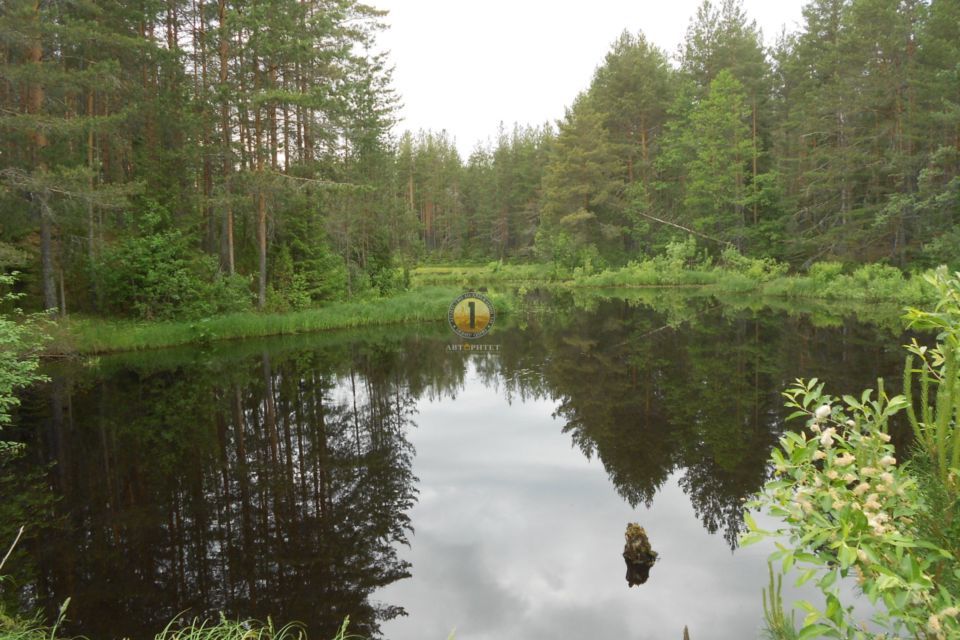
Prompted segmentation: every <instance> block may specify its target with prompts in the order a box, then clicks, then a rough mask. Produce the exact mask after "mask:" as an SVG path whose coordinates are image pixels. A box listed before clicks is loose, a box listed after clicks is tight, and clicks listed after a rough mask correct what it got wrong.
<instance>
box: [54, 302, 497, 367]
mask: <svg viewBox="0 0 960 640" xmlns="http://www.w3.org/2000/svg"><path fill="white" fill-rule="evenodd" d="M459 293H461V290H460V289H458V288H452V287H424V288H419V289H415V290H413V291H407V292H404V293H401V294H398V295H395V296H392V297H389V298H378V299H372V300H363V301H350V302H338V303H332V304H329V305H327V306H324V307H320V308H317V309H309V310H305V311H296V312H290V313H278V314H264V313H255V312H243V313H233V314H228V315H223V316H217V317H214V318H208V319H204V320H193V321H170V322H136V321H125V320H104V319H100V318H82V317H74V318H69V319H66V320H63V321H61V322H60V323H58V324H57V325H56V326H55V327H54V328H53V329H52V331H51V333H52V340H51V342H50V344H49V345H48V348H47V354H48V355H64V354H77V353H82V354H96V353H110V352H115V351H140V350H144V349H156V348H160V347H172V346H177V345H184V344H197V343H208V342H214V341H218V340H230V339H236V338H253V337H262V336H278V335H292V334H298V333H307V332H314V331H325V330H330V329H344V328H353V327H363V326H372V325H384V324H394V323H401V322H421V321H440V320H443V319H444V318H446V314H447V308H448V306H449V305H450V302H451V301H452V300H453V299H454V298H455V297H456V296H457V295H458V294H459ZM491 296H492V298H493V300H494V303H495V304H496V305H497V309H498V311H500V312H501V313H502V312H505V311H508V310H509V306H510V305H509V302H508V299H507V298H505V297H503V296H498V295H496V294H491Z"/></svg>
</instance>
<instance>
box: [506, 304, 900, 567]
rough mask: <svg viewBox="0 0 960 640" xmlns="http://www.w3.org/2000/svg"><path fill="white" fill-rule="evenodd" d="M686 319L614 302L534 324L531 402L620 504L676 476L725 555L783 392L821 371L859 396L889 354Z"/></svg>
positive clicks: (720, 320) (790, 322)
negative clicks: (597, 463) (595, 465)
mask: <svg viewBox="0 0 960 640" xmlns="http://www.w3.org/2000/svg"><path fill="white" fill-rule="evenodd" d="M684 311H685V315H684V314H683V313H681V312H680V310H679V309H673V308H671V309H670V312H669V313H656V312H652V311H650V310H649V309H647V308H636V307H634V306H631V305H629V304H627V303H625V302H623V301H614V302H606V303H601V304H599V305H597V307H596V308H595V309H593V310H591V311H590V312H586V313H569V312H568V313H565V314H562V315H559V316H556V315H551V316H548V317H545V318H544V319H543V324H544V325H546V326H544V327H542V328H541V330H540V331H539V332H537V331H536V330H530V331H528V332H527V333H528V334H530V335H534V334H538V335H539V341H538V342H537V344H536V347H535V348H536V349H538V350H540V351H541V352H542V353H544V354H547V355H545V356H544V364H543V367H542V381H541V382H539V383H537V384H536V385H535V386H534V391H539V390H541V389H543V388H546V389H548V392H549V393H550V394H551V395H552V397H553V398H555V399H556V400H557V401H558V402H559V406H558V408H557V411H556V415H557V416H558V417H560V418H561V419H562V420H563V421H564V423H565V424H564V427H563V429H564V431H565V432H566V433H568V434H570V436H571V438H572V439H573V442H574V443H575V444H576V445H577V446H578V447H579V448H580V449H581V451H583V453H584V454H585V455H586V456H588V457H590V456H597V457H598V458H599V459H600V460H601V461H602V463H603V465H604V468H605V469H606V470H607V473H608V474H609V476H610V480H611V482H612V483H613V485H614V486H615V487H616V489H617V491H618V492H619V493H620V494H621V495H622V496H623V497H624V499H626V500H627V501H628V502H629V503H630V504H631V505H633V506H637V505H639V504H649V503H650V502H651V500H652V499H653V497H654V496H655V495H656V493H657V491H658V490H659V489H660V487H662V486H663V484H664V482H666V480H667V479H668V478H669V477H670V476H671V475H672V474H673V473H676V472H680V473H681V474H682V475H681V477H680V486H681V487H682V489H683V490H684V492H685V493H687V495H688V496H689V497H690V500H691V503H692V504H693V507H694V510H695V512H696V514H697V517H699V518H700V519H701V521H702V522H703V525H704V527H705V528H706V529H707V530H708V531H710V532H711V533H713V532H722V533H723V536H724V538H725V539H726V540H727V542H728V543H729V544H730V546H731V548H734V547H735V546H736V540H737V537H738V534H739V533H740V530H741V527H742V509H743V507H742V503H743V501H744V499H745V498H747V497H748V496H749V495H751V494H752V493H753V492H755V491H757V490H758V489H759V488H760V487H761V486H762V484H763V482H764V480H765V479H766V478H767V474H768V468H767V465H766V460H767V458H768V455H769V452H770V448H771V447H772V446H773V445H774V444H775V442H776V440H777V438H778V436H779V435H780V433H781V432H782V430H783V420H782V416H783V411H782V404H783V402H782V397H781V396H780V392H781V391H782V389H783V388H785V387H786V386H787V384H788V383H789V382H790V381H792V380H793V379H794V378H795V377H798V376H805V377H809V376H814V375H819V376H821V377H823V376H825V375H828V374H829V373H830V372H842V374H841V375H842V377H841V375H832V376H830V377H831V378H841V379H840V380H838V384H839V385H842V389H840V388H838V391H840V390H843V391H854V390H856V389H859V388H864V387H869V386H872V385H873V383H874V382H875V377H876V375H878V373H882V374H887V375H892V376H894V377H895V376H896V375H897V372H898V367H899V366H900V365H899V363H900V354H899V353H898V352H897V351H896V349H895V348H894V349H890V348H888V347H886V346H878V345H885V344H887V343H889V339H887V340H886V341H883V340H878V338H877V332H876V330H875V329H873V328H871V327H868V326H864V325H861V324H858V323H855V322H852V321H842V320H840V321H838V322H837V323H836V324H837V326H831V327H826V328H824V327H817V326H814V325H813V324H811V323H810V321H809V319H808V318H804V317H788V316H785V315H782V314H770V313H759V314H757V313H753V312H740V313H736V312H734V313H729V312H725V311H724V310H723V309H721V308H720V307H718V306H716V305H715V303H713V302H712V301H710V300H701V301H699V303H694V304H692V305H689V306H687V307H684ZM529 337H530V336H528V340H527V342H528V343H530V342H533V341H531V340H529ZM505 376H506V377H507V378H508V379H512V378H511V376H510V373H509V372H506V373H505Z"/></svg>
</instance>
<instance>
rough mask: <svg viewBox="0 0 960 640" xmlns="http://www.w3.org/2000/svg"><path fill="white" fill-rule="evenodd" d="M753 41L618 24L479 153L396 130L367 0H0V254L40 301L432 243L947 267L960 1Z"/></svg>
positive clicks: (259, 297) (851, 4) (183, 305)
mask: <svg viewBox="0 0 960 640" xmlns="http://www.w3.org/2000/svg"><path fill="white" fill-rule="evenodd" d="M803 16H804V20H803V25H802V27H801V28H800V29H799V31H798V32H796V33H790V34H787V33H784V34H782V35H781V36H780V37H779V39H777V41H776V44H775V45H774V46H773V47H766V46H765V45H764V42H763V39H762V37H761V33H760V31H759V29H758V28H757V26H756V24H755V22H753V21H752V20H750V19H749V17H748V16H747V15H746V14H745V12H744V11H743V9H742V7H741V4H740V2H739V0H719V2H718V3H717V4H714V3H711V2H710V0H705V1H704V3H703V4H702V5H701V7H700V8H699V10H698V11H697V13H696V15H695V16H694V17H693V18H692V19H691V21H690V24H689V27H688V30H687V34H686V38H685V40H684V42H683V43H682V44H681V45H680V47H679V49H678V53H677V56H676V58H675V59H671V58H670V57H669V56H668V55H667V54H666V53H665V52H663V51H661V50H659V49H658V48H657V47H655V46H653V45H652V44H651V43H650V42H649V41H648V40H647V39H646V38H645V37H644V36H643V34H642V33H640V34H631V33H627V32H625V33H624V34H622V35H621V36H620V37H619V38H618V39H617V40H616V41H615V42H614V44H613V46H612V47H611V49H610V51H609V53H608V54H607V56H606V58H605V59H604V60H603V61H602V62H601V64H600V65H599V67H598V68H597V70H596V72H595V74H594V77H593V79H592V81H591V83H590V85H589V86H588V87H587V88H586V89H585V90H584V91H583V92H582V93H581V94H580V95H579V96H578V97H577V99H576V100H575V101H574V103H573V104H572V105H571V106H570V107H569V108H568V109H567V112H566V115H565V116H564V118H563V119H562V120H561V121H559V122H558V123H556V128H553V127H551V126H550V125H544V126H540V127H520V126H515V127H514V128H513V129H512V130H509V129H505V128H503V127H502V126H501V130H500V132H499V133H498V135H497V136H496V139H495V140H494V141H493V142H492V143H488V144H486V145H478V146H477V147H476V148H475V150H474V151H473V152H472V153H471V154H470V155H469V157H467V158H463V157H461V156H460V154H459V153H458V152H457V149H456V147H455V144H454V140H453V138H452V137H451V136H450V135H448V134H447V133H446V132H440V133H433V132H420V133H418V134H410V133H408V134H404V135H403V136H401V137H400V138H399V139H397V138H394V137H393V125H394V117H395V108H396V100H395V96H394V94H393V92H392V90H391V88H390V70H389V66H388V61H387V60H386V59H385V58H384V57H383V55H380V54H374V53H372V51H373V47H374V44H375V36H376V34H377V32H378V30H379V29H381V28H382V27H383V22H384V20H385V17H384V14H383V13H382V12H379V11H377V10H375V9H373V8H371V7H369V6H367V5H364V4H361V3H359V2H357V1H356V0H162V1H161V0H148V1H146V2H141V3H136V4H132V3H128V2H95V1H90V0H87V1H83V2H74V3H54V2H43V1H37V0H10V2H7V3H6V4H5V5H4V10H3V12H2V14H0V56H2V61H0V109H2V111H0V134H2V135H0V139H2V142H0V158H2V162H0V177H2V182H0V184H2V185H3V186H2V191H0V207H2V210H3V212H4V215H3V219H2V221H0V268H2V269H5V270H10V269H13V268H19V269H21V270H23V271H25V272H26V279H25V282H24V284H23V286H24V287H25V288H26V289H27V291H28V293H30V294H31V298H32V299H33V300H34V301H36V303H37V304H36V305H35V306H38V307H44V308H59V309H60V310H61V311H64V310H66V309H67V307H70V308H77V309H83V310H96V311H100V312H103V313H111V314H117V313H120V314H128V315H138V316H141V317H148V318H149V317H163V316H169V315H176V314H193V315H202V314H204V313H212V312H217V311H223V310H230V309H236V308H245V307H248V306H250V304H251V303H252V302H255V303H256V304H257V305H258V306H259V307H261V308H263V307H266V308H276V309H283V308H297V307H302V306H307V305H310V304H314V303H317V302H321V301H323V300H326V299H335V298H339V297H343V296H345V295H351V294H356V293H361V292H367V291H373V292H380V293H382V292H388V291H390V290H392V289H394V288H396V287H399V286H402V285H403V278H402V277H401V276H399V275H398V267H399V266H403V265H410V264H412V263H413V262H415V261H417V260H423V259H433V260H461V259H479V260H492V259H504V258H512V259H538V260H549V261H553V262H555V263H557V264H560V265H563V266H567V267H574V266H587V267H593V266H597V265H604V264H609V265H615V264H622V263H625V262H627V261H629V260H632V259H637V258H639V257H642V256H644V255H649V254H653V253H657V252H659V251H661V250H662V249H663V247H664V246H665V245H666V244H667V243H669V242H671V241H674V240H676V239H677V238H681V237H687V236H688V235H691V234H692V235H694V236H697V237H698V242H700V243H701V244H702V245H703V246H704V247H707V248H708V249H709V250H711V251H716V252H718V253H719V252H720V251H721V250H722V249H723V248H725V247H729V246H733V247H735V248H737V249H738V250H740V251H741V252H743V253H746V254H749V255H762V256H769V257H775V258H778V259H781V260H784V261H787V262H789V263H791V264H793V265H795V266H803V265H805V264H809V263H810V262H811V261H813V260H817V259H838V260H844V261H873V260H887V261H890V262H892V263H894V264H897V265H898V266H907V265H927V264H932V263H935V262H940V261H944V260H952V259H953V256H955V255H957V254H958V251H957V249H960V232H958V230H957V228H956V223H957V217H958V213H960V212H958V209H960V205H958V202H960V197H958V193H960V66H958V65H960V3H958V2H957V1H956V0H929V1H922V0H811V2H809V3H808V4H807V5H806V7H805V8H804V11H803Z"/></svg>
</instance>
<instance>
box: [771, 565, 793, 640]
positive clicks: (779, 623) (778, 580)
mask: <svg viewBox="0 0 960 640" xmlns="http://www.w3.org/2000/svg"><path fill="white" fill-rule="evenodd" d="M767 570H768V571H769V573H770V583H769V585H768V586H767V588H766V589H764V590H763V619H764V620H765V621H766V623H767V628H766V634H767V637H768V638H770V640H797V621H796V616H795V615H794V612H793V611H791V612H790V614H789V615H788V614H787V613H786V611H785V610H784V607H783V596H781V595H780V590H781V587H782V586H783V576H782V575H780V574H777V575H774V573H773V564H772V563H770V562H768V563H767Z"/></svg>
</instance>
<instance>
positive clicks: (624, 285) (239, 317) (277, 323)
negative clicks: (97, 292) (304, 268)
mask: <svg viewBox="0 0 960 640" xmlns="http://www.w3.org/2000/svg"><path fill="white" fill-rule="evenodd" d="M411 283H412V288H411V290H409V291H406V292H403V293H399V294H396V295H394V296H390V297H387V298H373V299H365V300H360V301H346V302H337V303H331V304H328V305H326V306H324V307H320V308H317V309H309V310H304V311H296V312H289V313H275V314H265V313H257V312H253V311H247V312H241V313H233V314H227V315H222V316H215V317H212V318H208V319H203V320H189V321H155V322H138V321H132V320H106V319H101V318H88V317H72V318H69V319H66V320H63V321H61V322H60V323H58V324H57V325H55V327H54V328H53V330H52V337H53V339H52V341H51V342H50V344H49V347H48V349H47V354H48V355H63V354H96V353H109V352H119V351H141V350H145V349H155V348H161V347H172V346H178V345H187V344H203V343H210V342H214V341H219V340H230V339H239V338H255V337H264V336H279V335H292V334H299V333H308V332H316V331H324V330H329V329H345V328H355V327H363V326H374V325H386V324H394V323H404V322H419V321H441V320H443V319H444V318H445V317H446V313H447V307H448V306H449V304H450V301H451V300H453V298H454V297H456V296H457V295H458V294H459V293H461V292H462V291H463V290H464V289H467V288H486V287H498V286H499V287H500V288H502V289H503V290H504V291H507V290H515V291H518V292H519V297H522V296H523V295H524V294H525V293H526V291H528V290H532V289H534V288H538V287H541V288H542V287H551V288H561V289H568V290H572V291H583V292H587V291H601V290H605V291H606V292H607V293H608V294H609V293H610V292H611V291H615V290H616V289H621V290H626V289H633V290H638V289H643V288H671V289H677V290H680V289H684V290H686V291H687V295H690V294H695V295H710V296H716V297H718V298H720V299H721V300H733V299H737V298H742V297H743V296H748V297H749V298H751V299H753V300H761V301H769V302H770V303H771V304H777V301H779V304H781V305H782V304H794V303H799V302H804V303H812V302H817V303H822V304H826V305H828V306H834V305H838V304H839V305H850V304H859V305H864V304H877V303H885V304H887V305H895V306H898V307H903V306H906V305H914V306H922V305H925V304H926V303H927V301H929V300H930V299H931V289H930V285H929V284H928V283H926V282H925V281H924V279H923V278H922V277H918V276H912V277H910V276H906V275H904V274H903V273H901V272H900V271H899V270H898V269H895V268H893V267H889V266H886V265H880V264H868V265H862V266H859V267H857V268H851V269H847V268H844V266H843V265H841V264H838V263H831V262H825V263H818V264H814V265H813V266H812V267H811V268H810V269H809V270H807V271H806V272H805V273H803V274H796V275H788V274H787V273H786V267H785V266H784V265H782V264H778V263H776V262H773V261H771V260H760V259H751V258H745V257H743V256H740V255H739V254H735V253H728V254H724V255H723V256H721V257H720V258H717V259H711V258H707V257H703V256H689V255H672V256H671V255H663V256H658V257H654V258H650V259H648V260H644V261H641V262H631V263H629V264H627V265H626V266H624V267H620V268H616V269H604V270H590V269H583V268H576V269H573V270H567V269H563V268H560V267H557V266H555V265H552V264H522V265H510V264H502V263H499V262H492V263H489V264H487V265H483V266H429V267H420V268H418V269H415V270H413V271H412V272H411ZM491 295H492V297H493V299H494V302H495V304H496V306H497V309H498V310H500V311H501V312H504V311H508V310H509V309H510V308H511V307H515V306H516V305H517V302H516V301H517V298H518V296H514V295H509V294H506V293H501V294H499V295H496V294H491ZM657 295H658V296H660V295H663V294H662V292H659V293H658V294H657Z"/></svg>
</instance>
